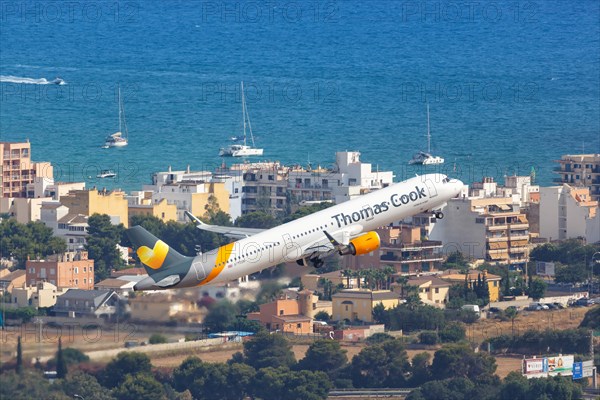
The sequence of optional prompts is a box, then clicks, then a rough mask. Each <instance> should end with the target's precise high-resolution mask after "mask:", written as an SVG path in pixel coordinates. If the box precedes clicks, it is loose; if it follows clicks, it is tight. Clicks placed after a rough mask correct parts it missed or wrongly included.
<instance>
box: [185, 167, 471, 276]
mask: <svg viewBox="0 0 600 400" xmlns="http://www.w3.org/2000/svg"><path fill="white" fill-rule="evenodd" d="M462 187H463V183H462V182H460V181H458V180H449V179H448V178H447V177H446V176H445V175H442V174H427V175H422V176H417V177H414V178H411V179H408V180H406V181H404V182H400V183H397V184H394V185H392V186H389V187H386V188H384V189H380V190H377V191H375V192H372V193H369V194H366V195H363V196H360V197H359V198H356V199H353V200H351V201H347V202H344V203H342V204H338V205H335V206H333V207H330V208H327V209H324V210H321V211H318V212H316V213H314V214H311V215H307V216H305V217H302V218H300V219H297V220H295V221H291V222H288V223H286V224H283V225H280V226H277V227H275V228H272V229H269V230H266V231H264V232H261V233H258V234H256V235H253V236H250V237H248V238H245V239H241V240H238V241H236V242H234V243H231V244H228V245H225V246H221V247H220V248H218V249H214V250H211V251H209V252H207V253H204V254H202V255H199V256H197V257H196V258H195V259H194V262H193V265H192V268H191V270H190V272H189V273H188V274H187V276H185V278H184V279H182V280H181V282H179V284H178V285H177V286H176V287H186V286H196V285H199V284H209V283H210V284H214V283H221V282H227V281H231V280H234V279H237V278H239V277H242V276H245V275H249V274H252V273H254V272H258V271H260V270H263V269H265V268H268V267H271V266H273V265H277V264H279V263H282V262H293V261H295V260H298V259H302V258H306V257H310V256H311V255H312V254H315V252H316V251H317V250H321V252H322V253H326V252H327V251H328V250H329V251H331V250H332V249H333V247H332V245H331V243H330V241H329V239H328V238H327V237H326V236H325V234H324V231H327V233H329V234H330V235H332V236H333V237H334V238H335V239H336V240H337V241H339V242H341V243H344V244H347V242H348V240H349V239H352V238H355V237H357V236H360V235H361V234H364V233H367V232H369V231H372V230H374V229H376V228H378V227H380V226H385V225H388V224H390V223H392V222H395V221H400V220H402V219H404V218H406V217H409V216H412V215H415V214H418V213H421V212H426V211H430V210H436V209H439V208H440V207H442V206H443V205H444V204H445V203H446V202H447V201H448V200H449V199H451V198H453V197H456V196H457V195H458V194H459V193H460V191H461V189H462ZM206 276H209V277H210V278H209V279H202V278H204V277H206Z"/></svg>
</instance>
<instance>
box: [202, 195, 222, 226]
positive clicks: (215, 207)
mask: <svg viewBox="0 0 600 400" xmlns="http://www.w3.org/2000/svg"><path fill="white" fill-rule="evenodd" d="M204 210H206V212H205V213H204V218H206V219H208V220H209V221H212V220H213V219H214V218H215V216H216V215H217V213H218V212H219V211H221V207H219V201H218V200H217V197H216V196H215V195H214V194H211V195H209V196H208V199H207V201H206V205H205V206H204Z"/></svg>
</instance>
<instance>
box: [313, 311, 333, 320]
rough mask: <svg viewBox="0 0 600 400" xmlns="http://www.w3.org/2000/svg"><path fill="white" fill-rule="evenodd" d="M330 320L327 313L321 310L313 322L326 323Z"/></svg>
mask: <svg viewBox="0 0 600 400" xmlns="http://www.w3.org/2000/svg"><path fill="white" fill-rule="evenodd" d="M330 319H331V316H330V315H329V314H328V313H327V311H324V310H321V311H319V312H318V313H316V314H315V320H317V321H324V322H327V321H329V320H330Z"/></svg>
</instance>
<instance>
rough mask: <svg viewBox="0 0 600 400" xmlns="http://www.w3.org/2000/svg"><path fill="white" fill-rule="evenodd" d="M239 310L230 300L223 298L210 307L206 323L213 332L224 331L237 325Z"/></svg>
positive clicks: (205, 319)
mask: <svg viewBox="0 0 600 400" xmlns="http://www.w3.org/2000/svg"><path fill="white" fill-rule="evenodd" d="M238 312H239V310H238V309H237V307H236V306H235V304H233V303H232V302H230V301H229V300H221V301H219V302H217V303H215V304H213V305H212V307H210V309H209V310H208V314H207V315H206V317H205V318H204V325H205V326H206V327H207V328H208V329H209V330H210V331H211V332H222V331H225V330H226V329H227V328H228V327H230V326H233V325H235V323H236V315H237V314H238Z"/></svg>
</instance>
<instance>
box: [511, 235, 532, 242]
mask: <svg viewBox="0 0 600 400" xmlns="http://www.w3.org/2000/svg"><path fill="white" fill-rule="evenodd" d="M510 240H511V242H512V241H515V240H529V234H517V235H510Z"/></svg>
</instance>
